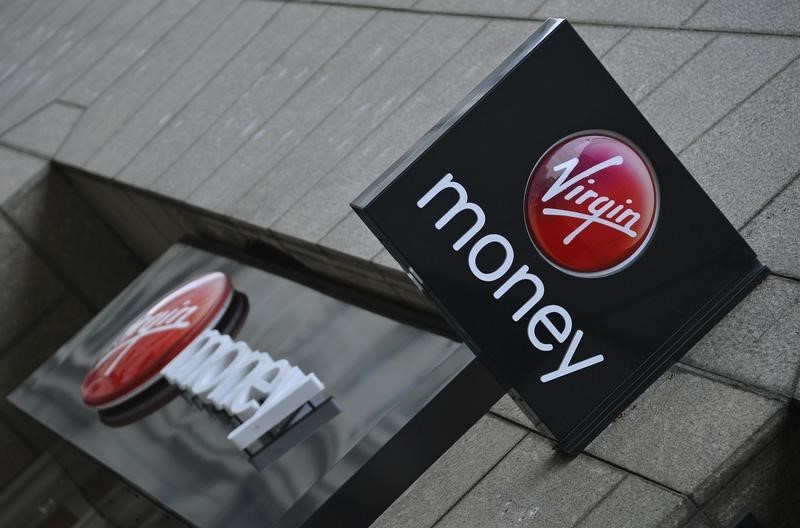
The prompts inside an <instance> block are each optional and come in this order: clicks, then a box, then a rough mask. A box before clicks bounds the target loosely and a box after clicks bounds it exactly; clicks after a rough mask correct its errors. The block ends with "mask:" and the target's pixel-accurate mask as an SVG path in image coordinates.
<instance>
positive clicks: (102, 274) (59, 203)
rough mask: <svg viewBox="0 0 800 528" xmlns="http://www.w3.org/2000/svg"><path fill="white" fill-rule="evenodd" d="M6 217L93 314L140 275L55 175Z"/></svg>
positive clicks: (128, 255) (132, 258)
mask: <svg viewBox="0 0 800 528" xmlns="http://www.w3.org/2000/svg"><path fill="white" fill-rule="evenodd" d="M8 214H9V215H10V216H11V218H13V219H14V221H15V222H16V223H17V225H19V226H20V228H21V229H22V230H23V232H24V233H25V234H26V235H27V236H28V237H29V238H30V239H31V240H32V241H33V243H34V244H36V246H37V248H38V249H39V250H40V251H41V252H42V253H44V254H45V255H47V257H48V258H49V260H50V261H51V262H53V263H56V264H57V265H58V267H59V269H60V270H61V271H62V272H63V273H64V275H66V276H67V277H68V278H69V280H70V281H71V282H72V283H74V284H75V285H76V286H77V288H78V289H79V290H80V292H81V293H82V294H83V295H84V296H85V297H86V298H87V299H89V300H90V301H91V302H92V303H93V305H94V307H95V308H100V307H102V306H104V305H105V303H106V302H108V301H109V300H110V299H111V298H112V297H113V296H114V295H116V294H117V292H119V291H120V290H121V289H122V288H124V287H125V286H127V284H128V282H129V281H130V280H132V279H133V278H134V277H136V275H138V274H139V272H140V271H141V264H140V263H139V261H138V260H137V259H136V258H135V256H134V255H133V254H132V253H131V252H130V251H129V250H128V248H126V247H125V246H124V245H123V244H122V243H121V242H120V240H119V239H118V238H117V236H116V235H115V234H114V233H113V232H112V231H111V230H110V229H109V228H108V227H107V226H106V225H105V223H103V221H102V220H101V219H100V218H99V217H98V216H97V215H96V214H94V213H93V212H92V211H91V210H90V209H89V207H88V204H87V203H86V202H85V201H84V200H83V198H82V197H80V196H79V195H78V194H77V193H76V191H75V190H74V189H73V188H72V186H70V185H69V184H68V183H67V182H66V181H64V177H63V175H61V174H58V173H56V174H53V175H51V176H50V177H49V178H47V179H45V180H43V181H42V182H41V183H39V184H38V185H37V186H36V187H35V188H34V189H33V190H31V192H29V193H28V194H27V195H25V197H24V198H23V199H22V200H20V201H19V202H18V203H15V204H13V205H12V206H11V207H10V208H8ZM23 284H30V283H29V282H26V283H23Z"/></svg>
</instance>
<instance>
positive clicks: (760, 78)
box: [640, 35, 800, 154]
mask: <svg viewBox="0 0 800 528" xmlns="http://www.w3.org/2000/svg"><path fill="white" fill-rule="evenodd" d="M798 51H800V42H798V41H797V39H790V38H782V37H765V36H756V35H722V36H719V37H717V38H716V39H714V41H713V42H711V43H710V44H709V45H708V46H707V47H706V48H705V49H704V50H703V51H702V52H701V53H699V54H698V55H697V56H695V57H694V58H693V59H691V60H690V61H689V62H687V63H686V64H685V65H684V66H683V67H682V68H681V69H679V70H678V71H677V72H676V73H675V74H674V75H673V76H672V77H670V78H669V79H668V80H667V81H666V82H665V83H664V84H662V85H661V86H660V87H659V88H658V89H657V90H655V91H654V92H652V93H651V94H650V96H649V97H647V98H646V99H645V100H644V101H642V103H641V104H640V108H641V110H642V112H643V113H644V115H645V116H646V117H647V118H648V119H649V120H650V121H651V123H652V124H653V126H654V127H655V129H656V130H657V131H658V132H659V134H661V137H663V138H664V140H665V141H666V142H667V144H668V145H669V146H670V147H671V148H672V149H673V150H675V151H676V152H679V151H681V150H683V149H684V148H685V147H686V146H687V145H689V144H690V143H691V142H692V141H694V140H695V139H697V137H699V136H700V135H701V134H702V133H703V132H704V131H705V130H706V129H708V128H709V127H711V126H712V125H713V124H714V123H715V122H716V121H717V120H719V119H720V118H722V117H724V116H725V114H727V113H728V112H729V111H730V110H732V109H733V108H734V107H735V106H736V105H737V104H738V103H740V102H741V101H743V100H744V99H745V98H747V97H748V96H749V95H750V94H751V93H752V92H753V91H754V90H756V89H757V88H758V87H759V86H761V85H762V84H763V83H764V82H766V81H767V80H768V79H769V78H770V77H771V76H773V75H774V74H775V73H777V72H778V71H780V70H781V68H783V67H784V66H786V64H788V63H789V62H791V60H792V59H794V58H795V57H796V56H797V53H798ZM720 154H722V152H720Z"/></svg>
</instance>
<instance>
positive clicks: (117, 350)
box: [81, 273, 233, 409]
mask: <svg viewBox="0 0 800 528" xmlns="http://www.w3.org/2000/svg"><path fill="white" fill-rule="evenodd" d="M232 299H233V285H232V284H231V281H230V279H229V278H228V277H227V276H226V275H225V274H223V273H209V274H206V275H203V276H202V277H198V278H196V279H194V280H192V281H190V282H188V283H186V284H184V285H182V286H180V287H179V288H177V289H175V290H173V291H172V292H170V293H169V294H168V295H166V296H165V297H164V298H162V299H161V300H159V301H158V302H156V303H155V304H154V305H153V306H152V307H151V308H149V309H148V310H146V311H145V312H144V313H143V314H142V315H141V316H139V317H138V318H137V319H136V320H135V321H133V322H132V323H131V324H130V325H128V326H127V327H126V328H125V330H123V331H122V332H121V333H120V334H119V336H118V337H117V338H116V339H114V342H113V343H112V344H111V345H110V346H109V348H108V351H106V353H105V354H103V356H102V357H101V358H100V359H99V360H98V362H97V363H96V364H95V366H94V367H92V369H91V370H90V371H89V373H88V374H87V375H86V378H85V379H84V381H83V385H82V386H81V392H82V393H83V399H84V402H86V405H89V406H90V407H97V408H101V409H102V408H107V407H115V406H118V405H120V404H122V403H124V402H125V401H127V400H129V399H130V398H132V397H133V396H135V395H137V394H138V393H140V392H142V391H143V390H145V389H147V388H148V387H149V386H151V385H152V384H153V383H155V382H156V381H158V379H160V378H161V369H163V368H164V367H165V366H167V364H168V363H169V362H170V361H171V360H172V359H173V358H174V357H175V356H177V355H178V354H179V353H180V352H181V351H182V350H183V349H184V348H186V347H187V346H188V345H189V344H190V343H192V341H194V340H195V339H196V338H197V337H198V336H200V334H202V333H203V332H204V331H205V330H206V329H208V328H213V327H214V326H215V325H216V324H217V322H219V320H220V318H221V317H222V316H223V314H225V312H226V311H227V310H228V307H229V306H230V304H231V300H232Z"/></svg>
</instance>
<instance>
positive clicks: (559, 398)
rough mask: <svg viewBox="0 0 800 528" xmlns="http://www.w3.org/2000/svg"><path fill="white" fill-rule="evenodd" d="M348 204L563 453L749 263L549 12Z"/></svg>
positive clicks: (678, 346) (714, 310) (613, 412)
mask: <svg viewBox="0 0 800 528" xmlns="http://www.w3.org/2000/svg"><path fill="white" fill-rule="evenodd" d="M353 207H354V208H355V210H356V211H357V212H358V214H359V215H360V216H361V218H362V219H363V220H364V221H365V222H366V223H367V225H368V226H369V227H370V228H371V229H372V231H373V232H374V233H375V234H376V235H377V236H378V237H379V238H380V239H381V240H382V241H383V243H384V244H385V245H386V247H387V248H388V249H389V250H390V251H391V252H392V254H393V255H394V256H395V258H397V259H398V261H399V262H400V263H401V264H402V265H403V266H404V267H405V268H406V269H407V270H408V272H409V275H410V276H411V277H412V278H413V279H414V280H415V281H416V282H418V283H419V285H420V286H421V287H422V288H423V290H424V291H425V292H426V293H427V294H428V295H429V296H430V298H431V299H432V300H433V301H434V302H435V303H436V304H437V305H438V306H439V308H440V309H441V310H442V312H443V313H444V314H445V316H446V317H447V318H448V319H449V321H450V322H451V324H452V325H453V327H454V328H456V329H457V330H458V331H459V332H460V333H461V335H462V336H463V337H464V339H465V341H466V342H467V344H469V346H470V347H471V348H472V350H473V351H474V352H475V353H476V354H477V355H478V356H479V357H480V358H481V359H482V360H483V362H484V364H485V365H486V366H487V367H488V368H489V369H490V370H491V372H492V373H493V374H494V375H495V377H496V378H497V379H498V380H499V381H501V382H502V383H503V384H504V385H505V387H506V388H507V389H510V390H511V392H512V395H513V396H514V397H515V399H516V400H517V402H518V404H519V405H520V406H521V407H522V408H523V410H524V411H525V412H526V413H527V414H528V415H529V416H530V417H531V418H532V419H533V420H535V421H537V422H538V423H541V425H543V426H545V427H546V428H547V429H548V430H549V431H550V432H551V433H552V434H553V435H554V436H555V438H557V439H558V441H559V447H560V448H561V449H563V450H564V451H566V452H569V453H575V452H577V451H579V450H581V449H582V448H583V447H585V446H586V445H587V444H588V443H589V442H590V441H591V440H592V439H593V438H594V437H595V436H596V435H597V434H598V433H599V432H600V431H601V430H602V429H603V428H605V426H606V425H608V423H609V422H610V421H611V420H613V419H614V418H615V417H616V416H617V415H618V414H619V412H620V411H622V410H623V409H624V408H625V407H626V406H627V405H628V404H629V403H630V402H631V401H632V400H633V399H634V398H635V397H636V396H638V395H639V394H640V393H641V392H642V391H644V389H645V388H647V386H648V385H649V384H650V383H652V381H653V380H654V379H655V378H656V377H657V376H658V375H659V374H661V373H662V372H663V371H664V370H665V369H666V368H667V367H668V366H669V365H670V364H672V363H673V362H674V361H676V360H677V359H678V358H679V357H680V356H681V355H683V354H684V353H685V352H686V351H687V350H688V349H689V347H691V346H692V345H693V344H694V343H695V342H696V341H697V340H698V339H699V338H700V337H701V336H702V335H703V334H704V333H705V332H707V331H708V329H709V328H710V327H711V326H712V325H713V324H715V323H716V322H717V321H718V320H719V319H720V318H721V317H722V316H723V315H724V314H725V313H727V312H728V311H729V310H730V309H731V308H732V307H733V306H734V305H735V304H736V303H737V302H738V301H739V300H740V299H741V298H742V297H743V296H744V295H746V293H747V292H748V291H749V290H751V289H752V288H753V287H754V286H755V285H756V284H757V283H758V282H759V281H760V280H761V279H762V278H763V276H764V275H765V273H766V268H764V266H762V265H761V264H760V263H759V262H758V260H757V259H756V256H755V254H754V253H753V251H752V250H751V249H750V248H749V247H748V246H747V244H746V243H745V242H744V241H743V240H742V238H741V237H740V236H739V234H738V233H737V231H736V230H735V229H734V228H733V227H732V226H731V225H730V223H729V222H728V221H727V220H726V219H725V217H724V216H723V215H722V213H720V211H719V210H718V209H717V208H716V206H715V205H714V204H713V203H712V201H711V200H710V199H709V197H708V196H707V195H706V194H705V193H704V192H703V190H702V189H701V188H700V187H699V186H698V184H697V183H696V182H695V180H694V179H693V178H692V177H691V175H690V174H689V173H688V172H687V170H686V169H685V168H684V167H683V165H682V164H681V163H680V161H679V160H678V158H677V157H676V156H675V155H674V154H673V153H672V152H671V151H670V149H669V148H668V147H667V145H666V144H665V143H664V142H663V141H662V140H661V138H660V137H659V136H658V134H657V133H656V132H655V131H654V130H653V128H652V127H651V126H650V124H649V123H648V122H647V121H646V120H645V118H644V117H643V116H642V115H641V114H640V113H639V111H638V110H637V109H636V107H635V106H634V104H633V103H632V102H631V101H630V100H629V99H628V98H627V96H626V95H625V94H624V92H623V91H622V89H621V88H620V87H619V86H618V85H617V84H616V82H614V80H613V79H612V78H611V76H610V75H609V74H608V72H607V71H606V70H605V69H604V68H603V66H602V65H601V64H600V62H599V61H598V60H597V58H596V57H595V56H594V55H593V54H592V53H591V51H590V50H589V49H588V47H587V46H586V44H585V43H584V42H583V41H582V40H581V39H580V37H579V36H578V35H577V33H576V32H575V30H574V29H573V28H572V27H571V26H570V25H569V24H568V23H567V22H565V21H561V20H554V19H550V20H548V21H547V22H546V23H545V24H544V25H543V27H542V28H541V29H539V30H538V31H537V33H536V34H534V35H533V36H532V37H531V38H530V39H528V41H527V42H525V43H524V44H523V45H522V46H521V47H520V48H519V49H518V50H517V51H516V52H515V53H514V54H513V55H512V56H511V57H510V58H509V59H507V60H506V61H505V62H504V63H503V64H501V65H500V66H499V67H498V68H497V70H495V72H493V73H492V74H491V75H490V76H489V77H488V78H487V79H486V80H485V81H483V82H482V83H481V84H480V85H479V86H478V87H477V88H476V89H475V90H474V91H473V92H472V93H471V94H470V95H469V96H467V97H466V98H465V99H464V101H462V102H461V103H460V104H459V105H458V106H457V107H456V108H455V109H454V110H453V111H452V112H450V114H448V115H447V116H446V117H445V118H444V119H443V120H442V121H441V122H440V123H439V124H438V125H437V126H436V127H434V128H433V129H432V130H431V131H430V132H429V133H428V134H427V135H426V136H424V137H423V138H422V139H421V140H420V141H419V142H418V143H417V144H416V145H415V146H414V147H413V148H412V149H411V150H410V151H409V152H408V153H407V154H406V155H405V156H404V157H403V158H401V159H400V160H398V161H397V162H396V163H395V164H394V165H393V166H392V167H391V168H390V169H389V170H388V171H387V172H386V173H385V174H384V175H383V176H382V177H381V178H379V179H378V181H376V182H375V183H374V184H373V185H372V186H371V187H370V188H368V189H367V190H366V191H365V192H364V193H363V194H362V195H361V196H360V197H359V198H358V199H357V200H356V201H355V202H354V203H353Z"/></svg>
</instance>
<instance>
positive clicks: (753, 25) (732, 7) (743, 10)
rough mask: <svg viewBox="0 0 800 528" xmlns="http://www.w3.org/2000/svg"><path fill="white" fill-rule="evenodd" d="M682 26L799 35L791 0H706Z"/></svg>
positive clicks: (797, 9) (799, 11)
mask: <svg viewBox="0 0 800 528" xmlns="http://www.w3.org/2000/svg"><path fill="white" fill-rule="evenodd" d="M684 26H685V27H690V28H697V29H716V30H726V31H743V32H753V33H756V32H764V33H782V34H790V35H800V6H798V4H797V2H795V1H794V0H709V1H708V2H706V3H705V4H703V7H702V8H700V9H699V10H698V11H697V13H695V14H694V16H692V17H691V18H690V19H689V20H687V21H686V23H685V24H684Z"/></svg>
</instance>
